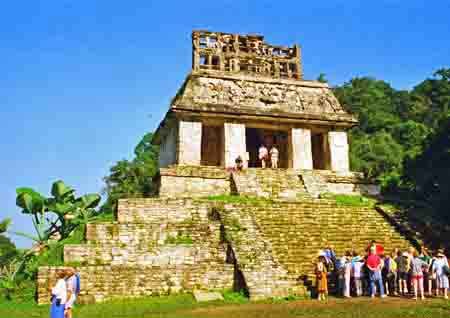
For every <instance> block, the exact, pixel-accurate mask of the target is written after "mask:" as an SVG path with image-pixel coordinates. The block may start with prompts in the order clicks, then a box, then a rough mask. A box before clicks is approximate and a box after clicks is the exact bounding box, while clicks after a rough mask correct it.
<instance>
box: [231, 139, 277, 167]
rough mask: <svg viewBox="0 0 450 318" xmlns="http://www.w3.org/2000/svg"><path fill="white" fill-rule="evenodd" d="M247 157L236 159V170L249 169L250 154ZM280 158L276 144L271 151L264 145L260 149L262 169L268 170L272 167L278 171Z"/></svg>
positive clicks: (259, 156)
mask: <svg viewBox="0 0 450 318" xmlns="http://www.w3.org/2000/svg"><path fill="white" fill-rule="evenodd" d="M246 156H247V157H246V158H242V157H241V156H238V157H237V158H236V160H235V164H236V166H235V168H236V170H242V169H244V168H246V167H247V164H248V160H249V158H248V153H247V154H246ZM279 157H280V152H279V150H278V148H277V147H276V145H275V144H274V145H272V146H271V147H270V151H269V149H267V147H266V146H265V145H264V144H262V145H261V146H260V147H259V149H258V159H259V161H260V162H261V167H262V168H268V167H269V166H270V167H271V168H273V169H277V168H278V160H279ZM244 160H245V162H244Z"/></svg>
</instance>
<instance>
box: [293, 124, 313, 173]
mask: <svg viewBox="0 0 450 318" xmlns="http://www.w3.org/2000/svg"><path fill="white" fill-rule="evenodd" d="M290 137H291V156H292V168H294V169H312V168H313V160H312V147H311V130H309V129H303V128H292V130H291V136H290Z"/></svg>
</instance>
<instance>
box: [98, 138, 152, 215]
mask: <svg viewBox="0 0 450 318" xmlns="http://www.w3.org/2000/svg"><path fill="white" fill-rule="evenodd" d="M152 138H153V134H152V133H147V134H145V135H144V137H143V138H142V139H141V141H140V142H139V143H138V145H137V146H136V148H135V149H134V155H135V157H134V158H133V159H132V160H120V161H118V162H117V163H116V164H115V165H114V166H112V167H111V168H110V174H109V175H108V176H106V177H105V178H104V181H105V183H106V187H105V189H104V192H105V193H106V194H107V195H108V198H107V201H106V203H105V204H104V205H103V207H102V210H103V211H113V210H115V208H116V206H117V201H118V200H119V199H121V198H136V197H144V196H150V195H152V194H154V192H155V191H156V188H155V185H154V184H153V182H152V178H153V177H154V176H155V175H156V174H157V172H158V154H159V149H158V147H156V146H154V145H152V143H151V141H152Z"/></svg>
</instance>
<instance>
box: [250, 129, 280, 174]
mask: <svg viewBox="0 0 450 318" xmlns="http://www.w3.org/2000/svg"><path fill="white" fill-rule="evenodd" d="M245 138H246V145H247V152H248V156H249V158H248V159H249V160H248V167H249V168H260V167H261V161H260V160H259V158H258V150H259V147H260V146H261V145H263V144H264V145H265V146H266V148H267V150H269V151H270V149H271V148H272V146H273V145H275V146H276V147H277V149H278V151H279V161H278V167H279V168H284V169H286V168H287V167H288V133H287V132H285V131H280V130H271V129H261V128H248V127H247V128H246V131H245ZM269 167H270V164H269Z"/></svg>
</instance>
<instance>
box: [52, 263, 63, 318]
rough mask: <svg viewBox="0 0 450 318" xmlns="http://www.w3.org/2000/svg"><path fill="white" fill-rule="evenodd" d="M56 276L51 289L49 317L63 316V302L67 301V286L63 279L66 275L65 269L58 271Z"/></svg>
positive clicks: (57, 317)
mask: <svg viewBox="0 0 450 318" xmlns="http://www.w3.org/2000/svg"><path fill="white" fill-rule="evenodd" d="M56 277H57V278H58V281H57V282H56V285H55V286H54V287H53V288H52V289H51V291H52V306H51V307H50V317H51V318H64V310H65V304H66V301H67V286H66V281H65V279H64V278H65V277H66V273H65V271H61V272H58V273H57V274H56Z"/></svg>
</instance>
